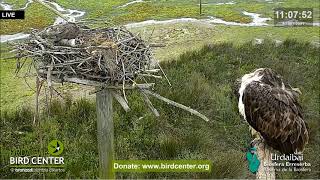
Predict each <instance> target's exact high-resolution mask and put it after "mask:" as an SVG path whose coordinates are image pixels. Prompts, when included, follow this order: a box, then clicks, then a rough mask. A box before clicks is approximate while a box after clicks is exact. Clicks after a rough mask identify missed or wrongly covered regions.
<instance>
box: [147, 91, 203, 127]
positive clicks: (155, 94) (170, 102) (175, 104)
mask: <svg viewBox="0 0 320 180" xmlns="http://www.w3.org/2000/svg"><path fill="white" fill-rule="evenodd" d="M141 91H142V92H144V93H146V94H149V95H151V96H153V97H155V98H157V99H160V100H161V101H164V102H166V103H168V104H170V105H173V106H175V107H178V108H180V109H183V110H185V111H188V112H190V113H191V114H193V115H196V116H198V117H200V118H201V119H203V120H205V121H209V119H208V118H207V117H206V116H205V115H203V114H201V113H199V112H198V111H196V110H194V109H192V108H190V107H187V106H185V105H182V104H179V103H177V102H174V101H172V100H170V99H167V98H165V97H162V96H160V95H159V94H157V93H154V92H151V91H149V90H146V89H141Z"/></svg>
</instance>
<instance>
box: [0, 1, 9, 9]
mask: <svg viewBox="0 0 320 180" xmlns="http://www.w3.org/2000/svg"><path fill="white" fill-rule="evenodd" d="M0 6H1V7H2V8H3V10H12V6H11V5H10V4H6V3H5V2H3V1H1V2H0Z"/></svg>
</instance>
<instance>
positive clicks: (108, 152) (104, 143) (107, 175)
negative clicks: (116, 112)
mask: <svg viewBox="0 0 320 180" xmlns="http://www.w3.org/2000/svg"><path fill="white" fill-rule="evenodd" d="M96 103H97V129H98V132H97V136H98V152H99V178H100V179H114V173H113V172H112V171H111V169H112V161H113V159H114V147H113V145H114V140H113V139H114V129H113V128H114V126H113V118H112V116H113V108H112V94H111V91H110V90H108V89H103V90H101V91H99V92H97V94H96Z"/></svg>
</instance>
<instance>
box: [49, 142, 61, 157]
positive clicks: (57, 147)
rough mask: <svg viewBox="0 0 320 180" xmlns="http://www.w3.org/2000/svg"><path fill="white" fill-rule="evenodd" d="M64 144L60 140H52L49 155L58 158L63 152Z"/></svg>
mask: <svg viewBox="0 0 320 180" xmlns="http://www.w3.org/2000/svg"><path fill="white" fill-rule="evenodd" d="M63 149H64V147H63V144H62V142H61V141H58V140H52V141H51V142H50V143H49V144H48V151H49V154H51V155H53V156H57V155H60V154H61V153H62V152H63Z"/></svg>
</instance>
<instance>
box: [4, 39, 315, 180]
mask: <svg viewBox="0 0 320 180" xmlns="http://www.w3.org/2000/svg"><path fill="white" fill-rule="evenodd" d="M318 52H319V48H316V47H314V46H311V45H310V44H309V43H305V42H297V41H292V40H287V41H285V42H284V44H283V45H280V46H278V47H275V44H274V43H272V42H270V41H266V42H265V43H264V44H261V45H252V43H251V42H248V43H245V44H242V45H233V44H231V43H222V44H211V45H207V46H204V47H203V48H201V49H200V50H198V51H190V52H187V53H184V54H182V55H181V56H180V57H179V58H178V59H172V60H171V61H166V62H162V66H163V68H164V70H165V72H166V73H167V76H168V77H169V79H170V81H171V83H172V87H171V88H169V87H168V85H167V83H166V82H165V80H158V81H157V82H156V83H157V85H156V87H155V91H156V92H158V93H160V94H161V95H163V96H165V97H168V98H170V99H172V100H175V101H177V102H180V103H183V104H185V105H187V106H191V107H192V108H194V109H197V110H198V111H200V112H201V113H203V114H205V115H206V116H207V117H209V119H210V122H205V121H203V120H201V119H199V118H197V117H195V116H192V115H190V114H189V113H186V112H185V111H183V110H180V109H177V108H173V107H171V106H169V105H167V104H166V103H163V102H159V101H157V100H156V99H151V100H152V101H153V103H154V105H155V107H157V109H158V110H159V112H160V114H161V116H160V117H159V118H155V117H154V116H153V115H152V114H151V113H150V112H149V111H148V109H147V108H146V107H145V106H144V105H143V100H142V98H141V96H140V95H139V94H138V93H136V92H131V93H129V92H127V93H128V100H129V102H130V103H129V105H130V107H131V111H130V112H129V113H125V112H124V111H123V110H122V109H121V108H120V107H119V105H118V104H117V103H114V107H115V111H114V112H115V114H114V122H115V146H116V148H115V153H116V154H115V155H116V159H141V160H147V159H154V160H156V159H164V160H168V159H208V160H212V162H213V171H212V172H211V173H209V174H207V173H117V174H116V175H117V178H130V179H131V178H148V179H153V178H162V179H163V178H169V179H171V178H179V179H181V178H242V179H245V178H254V175H252V174H250V173H249V172H248V170H247V165H246V163H247V162H246V161H244V155H245V153H244V152H242V149H243V148H245V147H247V146H248V145H249V142H250V140H251V137H250V135H249V131H248V128H247V125H246V124H245V123H244V122H243V121H241V119H240V116H239V114H238V112H237V111H238V110H237V102H236V99H235V96H234V95H233V93H232V92H233V91H232V85H233V83H234V80H235V79H236V78H238V77H241V76H242V75H243V74H245V73H248V72H251V71H252V70H254V69H255V68H259V67H269V68H272V69H274V70H276V71H277V72H279V73H280V74H282V75H283V77H284V78H285V79H286V80H288V82H289V83H290V84H291V85H292V86H293V87H298V88H300V90H301V91H302V93H303V94H302V95H301V98H300V102H301V104H302V107H303V109H304V114H305V120H306V121H307V122H308V124H309V127H310V142H309V144H308V145H307V147H306V149H305V152H304V159H305V161H307V162H310V163H311V164H312V167H311V169H312V171H311V172H301V173H277V178H289V179H290V178H304V179H309V178H317V177H319V172H318V169H319V167H320V161H319V158H318V154H319V153H320V152H319V149H320V148H319V144H320V139H319V135H318V134H317V133H318V130H319V122H318V120H319V118H320V117H319V103H320V102H319V89H320V87H319V86H320V85H319V83H318V81H319V74H318V72H319V69H318V67H319V56H318ZM30 109H31V108H30V107H27V108H26V107H22V108H21V109H19V110H17V111H15V110H11V111H3V112H2V114H1V123H2V124H3V126H2V127H3V128H2V131H1V132H0V133H1V136H0V137H1V141H0V142H1V145H2V146H3V147H4V149H9V150H10V149H11V148H14V147H22V146H26V148H29V149H40V148H41V147H42V149H43V150H44V151H46V144H47V143H48V142H49V141H50V140H52V139H59V140H61V141H63V142H64V145H65V152H64V153H63V156H64V157H65V161H66V164H65V169H66V172H65V173H57V174H50V173H46V174H44V175H42V174H30V173H29V174H22V173H19V174H11V173H9V169H8V167H4V168H2V169H1V170H0V174H1V176H2V177H3V178H22V177H27V178H43V177H45V178H97V166H98V160H97V156H98V154H97V145H96V143H97V141H96V112H95V103H94V101H89V100H84V99H81V100H77V101H72V100H71V99H70V98H67V99H66V100H65V101H53V102H52V103H51V105H50V107H49V109H50V116H49V117H48V114H47V111H46V108H44V109H43V112H42V115H41V120H42V121H41V126H40V127H33V126H32V125H31V124H32V119H33V113H32V111H31V110H30ZM18 131H20V132H23V134H20V135H19V134H18V133H17V132H18ZM41 140H42V141H41Z"/></svg>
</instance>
